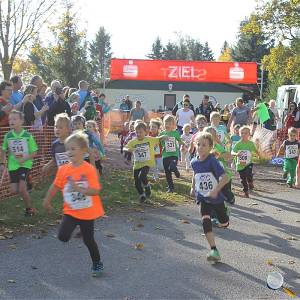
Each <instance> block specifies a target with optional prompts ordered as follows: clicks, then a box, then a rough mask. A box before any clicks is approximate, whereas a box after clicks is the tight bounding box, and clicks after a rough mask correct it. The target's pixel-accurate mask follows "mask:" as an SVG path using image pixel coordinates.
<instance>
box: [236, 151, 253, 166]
mask: <svg viewBox="0 0 300 300" xmlns="http://www.w3.org/2000/svg"><path fill="white" fill-rule="evenodd" d="M237 159H238V164H240V165H248V164H250V163H251V152H250V151H249V150H241V151H239V152H238V156H237Z"/></svg>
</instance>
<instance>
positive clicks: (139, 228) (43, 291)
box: [0, 174, 300, 299]
mask: <svg viewBox="0 0 300 300" xmlns="http://www.w3.org/2000/svg"><path fill="white" fill-rule="evenodd" d="M263 175H264V174H263ZM263 185H264V186H265V188H264V189H262V188H261V185H260V186H259V191H258V192H255V193H254V194H252V196H251V199H244V198H237V202H236V205H234V206H233V207H232V214H231V223H230V228H229V229H215V232H216V241H217V246H218V248H219V250H220V253H221V256H222V263H218V264H215V265H211V264H209V263H208V262H207V261H206V254H207V252H208V247H207V243H206V240H205V237H204V236H203V234H202V227H201V223H200V218H199V212H198V208H197V206H196V205H194V204H193V203H187V204H186V205H180V206H172V207H162V208H159V209H154V208H151V207H145V208H141V211H131V212H122V213H120V212H119V213H115V214H113V215H111V216H108V217H106V218H103V219H101V220H99V221H97V223H96V232H95V235H96V239H97V241H98V242H99V245H100V249H101V252H102V258H103V262H104V265H105V271H104V273H103V276H102V277H101V278H92V277H91V275H90V260H89V256H88V252H87V249H86V248H85V246H84V245H83V243H82V240H80V239H72V240H71V241H70V242H69V243H68V244H64V243H61V242H60V241H58V240H57V239H56V237H55V235H56V229H53V231H50V233H49V234H48V235H46V236H44V237H42V238H41V239H33V238H32V236H31V235H23V236H19V237H16V238H14V239H12V240H4V241H0V253H1V254H0V255H1V256H0V257H1V272H0V298H1V299H224V298H230V299H283V298H288V296H287V295H286V294H285V293H283V292H282V291H272V290H270V289H268V288H267V287H266V276H267V274H268V273H269V272H271V271H273V270H279V271H280V272H281V273H282V274H283V275H284V277H285V282H286V283H287V284H288V286H289V287H291V289H292V290H293V291H295V292H297V293H298V295H300V276H299V269H300V268H299V266H300V259H299V255H300V241H299V240H300V230H299V227H300V226H299V225H300V214H299V213H300V205H299V202H300V197H299V191H297V190H291V189H287V188H285V187H283V186H279V185H278V184H275V183H273V182H269V183H268V182H267V181H265V183H264V184H263ZM274 187H275V188H274ZM298 239H299V240H298ZM137 243H142V244H143V246H144V248H143V249H141V250H137V249H135V245H136V244H137ZM268 260H270V261H269V263H271V264H274V266H271V265H268V263H267V262H268Z"/></svg>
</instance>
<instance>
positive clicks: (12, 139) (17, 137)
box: [2, 129, 38, 171]
mask: <svg viewBox="0 0 300 300" xmlns="http://www.w3.org/2000/svg"><path fill="white" fill-rule="evenodd" d="M2 150H3V151H5V152H6V151H7V150H8V171H15V170H17V169H19V168H21V167H22V168H27V169H31V168H32V164H33V160H32V159H28V160H26V161H25V162H24V163H23V164H20V163H19V162H18V160H17V159H16V158H18V157H22V156H23V155H24V154H32V153H33V152H36V151H37V150H38V146H37V144H36V142H35V140H34V138H33V136H32V134H30V133H29V132H27V131H26V130H24V129H22V130H21V132H20V133H16V132H15V131H14V130H11V131H9V132H8V133H7V134H6V135H5V136H4V140H3V144H2Z"/></svg>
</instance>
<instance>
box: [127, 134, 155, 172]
mask: <svg viewBox="0 0 300 300" xmlns="http://www.w3.org/2000/svg"><path fill="white" fill-rule="evenodd" d="M158 143H159V138H157V137H151V136H146V137H145V138H144V139H142V140H138V139H137V138H135V139H133V140H131V141H130V142H129V143H128V144H127V146H126V147H127V148H128V149H129V150H132V153H133V162H134V164H133V169H134V170H137V169H141V168H143V167H146V166H148V167H150V168H151V167H154V166H155V151H154V147H155V146H156V145H157V144H158Z"/></svg>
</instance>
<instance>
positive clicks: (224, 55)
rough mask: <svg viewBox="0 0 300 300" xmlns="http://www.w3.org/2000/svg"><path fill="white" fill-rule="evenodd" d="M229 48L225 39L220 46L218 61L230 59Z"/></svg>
mask: <svg viewBox="0 0 300 300" xmlns="http://www.w3.org/2000/svg"><path fill="white" fill-rule="evenodd" d="M231 52H232V50H231V48H230V46H229V44H228V43H227V41H225V42H224V44H223V47H222V48H221V54H220V56H219V58H218V61H232V56H231Z"/></svg>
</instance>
